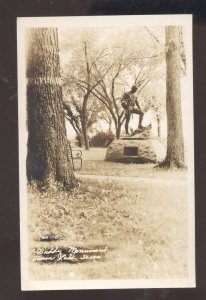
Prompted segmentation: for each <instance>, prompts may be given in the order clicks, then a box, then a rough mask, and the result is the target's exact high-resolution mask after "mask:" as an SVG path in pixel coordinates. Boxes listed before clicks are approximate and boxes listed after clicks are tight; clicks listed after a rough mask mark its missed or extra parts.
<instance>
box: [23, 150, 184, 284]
mask: <svg viewBox="0 0 206 300" xmlns="http://www.w3.org/2000/svg"><path fill="white" fill-rule="evenodd" d="M105 152H106V150H105V149H91V150H90V151H83V168H82V170H81V171H80V172H79V173H80V174H93V175H95V174H96V175H118V176H131V177H132V176H136V177H138V176H140V177H155V178H166V179H168V184H167V185H161V183H160V184H158V185H154V184H153V185H150V184H148V183H147V182H146V181H145V182H143V183H141V184H140V183H138V182H136V183H135V184H133V182H132V178H131V182H127V183H126V184H125V182H124V181H122V180H121V181H119V182H118V181H116V180H115V181H113V180H112V179H111V178H110V179H108V180H107V179H102V180H95V179H91V178H90V179H89V178H88V179H87V178H84V179H82V181H81V182H80V187H79V188H78V189H76V190H74V191H73V192H69V193H68V192H67V193H66V192H64V191H61V192H60V191H56V190H55V189H54V190H50V191H47V192H46V193H41V194H40V193H39V192H38V191H36V190H35V188H34V187H30V188H29V193H28V200H29V201H28V203H29V204H28V212H29V233H30V234H29V237H30V240H29V248H30V251H29V253H30V268H29V269H30V276H31V278H32V279H40V280H41V279H42V280H49V279H63V280H67V279H136V278H137V279H144V278H150V279H152V278H153V279H154V278H183V277H186V276H187V195H186V185H172V184H170V182H169V181H170V179H181V180H184V179H185V177H186V174H185V172H168V173H167V172H166V171H155V170H153V167H154V165H151V164H147V165H135V164H131V165H125V164H119V163H107V162H104V161H103V159H104V157H105ZM42 235H58V236H59V237H60V238H59V239H58V240H56V241H49V242H46V241H40V238H41V236H42ZM72 246H74V247H82V248H86V249H95V248H97V247H102V248H105V247H107V251H106V254H105V257H104V259H103V260H96V259H94V260H92V261H86V262H83V263H72V264H71V263H62V262H61V263H57V262H55V263H40V262H36V261H34V260H35V255H36V252H35V249H42V248H47V249H51V248H56V247H57V248H58V247H72Z"/></svg>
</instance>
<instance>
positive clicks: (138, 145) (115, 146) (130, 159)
mask: <svg viewBox="0 0 206 300" xmlns="http://www.w3.org/2000/svg"><path fill="white" fill-rule="evenodd" d="M165 156H166V148H165V147H164V145H163V144H162V143H161V142H160V141H159V139H158V138H154V137H152V136H151V133H149V132H148V131H147V132H143V133H142V134H141V133H140V134H138V135H136V136H132V137H122V138H120V139H119V140H114V141H113V142H112V143H111V144H110V145H109V147H108V148H107V152H106V157H105V160H106V161H112V162H122V163H159V162H161V161H163V160H164V159H165Z"/></svg>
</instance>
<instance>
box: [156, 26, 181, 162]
mask: <svg viewBox="0 0 206 300" xmlns="http://www.w3.org/2000/svg"><path fill="white" fill-rule="evenodd" d="M179 30H180V28H179V27H177V26H166V29H165V37H166V46H167V51H166V70H167V75H166V90H167V95H166V110H167V155H166V158H165V161H164V162H163V163H161V164H160V166H162V167H166V168H171V167H175V168H180V167H183V166H184V142H183V128H182V110H181V85H180V71H181V70H180V53H179Z"/></svg>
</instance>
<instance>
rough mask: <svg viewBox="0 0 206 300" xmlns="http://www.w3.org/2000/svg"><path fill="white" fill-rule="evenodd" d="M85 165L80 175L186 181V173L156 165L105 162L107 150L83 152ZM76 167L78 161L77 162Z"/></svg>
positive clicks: (94, 149)
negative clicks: (163, 168) (159, 167)
mask: <svg viewBox="0 0 206 300" xmlns="http://www.w3.org/2000/svg"><path fill="white" fill-rule="evenodd" d="M82 152H83V153H82V157H83V165H82V170H81V171H80V172H78V173H79V174H92V175H108V176H109V175H110V176H111V175H113V176H116V175H118V176H131V177H148V178H159V179H161V178H163V179H168V180H169V179H172V180H173V179H177V180H184V179H186V172H185V171H179V170H178V171H175V170H173V171H164V170H159V169H157V168H155V166H156V165H155V164H122V163H116V162H115V163H114V162H107V161H104V158H105V156H106V149H104V148H91V149H90V150H89V151H86V150H82ZM75 163H76V166H77V164H78V161H75Z"/></svg>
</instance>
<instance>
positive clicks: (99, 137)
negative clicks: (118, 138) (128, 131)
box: [90, 131, 115, 147]
mask: <svg viewBox="0 0 206 300" xmlns="http://www.w3.org/2000/svg"><path fill="white" fill-rule="evenodd" d="M114 139H115V135H114V134H113V133H112V132H109V131H108V132H104V131H99V132H97V133H96V134H95V135H94V136H93V137H92V139H91V141H90V146H91V147H108V146H109V145H110V144H111V142H112V141H113V140H114Z"/></svg>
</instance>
